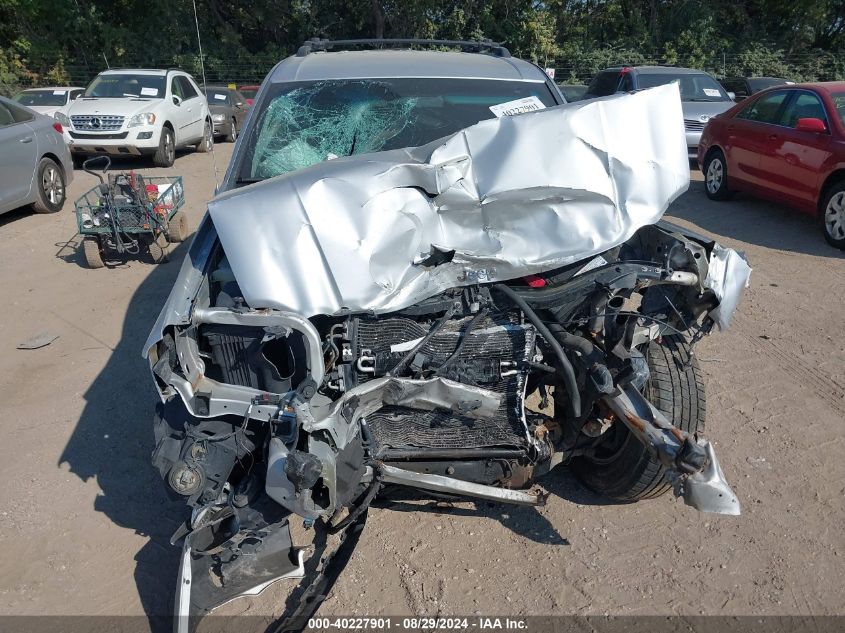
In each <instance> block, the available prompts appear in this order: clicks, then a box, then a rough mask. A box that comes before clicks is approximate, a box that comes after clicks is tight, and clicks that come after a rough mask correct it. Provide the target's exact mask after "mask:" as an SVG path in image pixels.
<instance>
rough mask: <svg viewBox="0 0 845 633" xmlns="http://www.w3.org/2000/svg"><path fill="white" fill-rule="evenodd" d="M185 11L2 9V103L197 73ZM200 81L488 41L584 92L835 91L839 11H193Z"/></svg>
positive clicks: (565, 0) (438, 2)
mask: <svg viewBox="0 0 845 633" xmlns="http://www.w3.org/2000/svg"><path fill="white" fill-rule="evenodd" d="M193 2H194V0H0V90H3V91H5V92H9V91H10V90H12V89H14V88H15V87H17V86H20V85H32V84H38V83H45V82H50V83H64V82H70V83H82V84H84V83H85V82H87V81H88V80H89V79H90V78H91V77H92V76H93V75H94V74H96V73H97V72H99V71H100V70H102V69H103V68H105V67H106V65H107V64H108V65H110V66H112V67H114V66H136V65H145V66H169V65H178V66H182V67H184V68H185V69H187V70H189V71H192V72H194V73H196V74H199V73H200V71H201V65H200V59H199V55H198V50H197V38H196V25H195V22H194V11H193ZM196 6H197V12H198V18H199V27H200V31H201V33H202V37H203V53H204V61H205V71H206V74H207V76H208V77H209V79H210V80H213V81H236V82H257V81H260V80H261V79H262V77H263V76H264V74H265V73H266V72H267V71H268V70H269V69H270V67H272V65H273V64H274V63H276V62H277V61H278V60H279V59H282V58H283V57H285V56H287V55H289V54H291V53H293V52H294V51H295V50H296V48H297V47H298V45H299V44H300V43H301V42H302V41H303V40H305V39H308V38H310V37H314V36H319V37H329V38H334V39H347V38H360V37H377V36H384V37H422V38H442V39H480V38H489V39H492V40H495V41H501V42H503V43H505V45H507V46H508V47H509V48H510V49H511V51H512V52H513V53H514V54H515V55H518V56H520V57H523V58H525V59H530V60H532V61H534V62H536V63H538V64H540V65H547V66H554V67H556V68H557V69H558V79H559V80H562V81H571V82H576V81H584V80H586V79H588V78H589V77H591V76H592V75H593V74H594V73H595V72H596V71H598V70H600V69H601V68H604V67H607V66H609V65H613V64H618V63H629V64H643V63H666V64H678V65H684V66H694V67H700V68H704V69H707V70H710V71H712V72H715V73H717V74H722V73H727V74H729V75H734V74H736V75H772V76H784V77H788V78H791V79H797V80H806V79H825V80H829V79H841V78H845V67H844V66H843V65H844V64H845V62H843V61H840V60H843V59H845V56H843V54H842V53H843V52H845V0H708V2H693V1H691V0H545V1H541V0H485V2H478V1H477V0H252V1H251V2H242V1H241V0H196Z"/></svg>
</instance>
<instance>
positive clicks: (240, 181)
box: [235, 178, 264, 185]
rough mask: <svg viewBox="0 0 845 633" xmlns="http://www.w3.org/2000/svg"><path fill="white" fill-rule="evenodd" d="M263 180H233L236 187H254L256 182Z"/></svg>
mask: <svg viewBox="0 0 845 633" xmlns="http://www.w3.org/2000/svg"><path fill="white" fill-rule="evenodd" d="M263 180H264V178H237V179H235V184H236V185H254V184H255V183H257V182H261V181H263Z"/></svg>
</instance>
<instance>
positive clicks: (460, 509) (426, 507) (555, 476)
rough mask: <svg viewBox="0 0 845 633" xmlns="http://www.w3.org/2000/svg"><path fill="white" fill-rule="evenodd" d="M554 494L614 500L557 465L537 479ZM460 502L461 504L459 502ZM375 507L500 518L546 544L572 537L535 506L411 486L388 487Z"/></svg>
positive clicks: (593, 501)
mask: <svg viewBox="0 0 845 633" xmlns="http://www.w3.org/2000/svg"><path fill="white" fill-rule="evenodd" d="M537 483H538V484H539V485H540V487H541V488H542V489H543V490H544V491H545V493H548V494H549V495H550V496H553V497H560V498H562V499H565V500H566V501H569V502H570V503H574V504H579V505H613V504H614V503H615V502H614V501H612V500H610V499H607V498H605V497H600V496H598V495H596V494H593V493H592V492H590V491H589V490H587V489H586V488H584V487H583V486H582V485H581V484H580V483H578V481H577V480H576V479H575V477H574V476H573V475H572V473H571V472H570V471H569V470H568V469H566V468H562V467H560V468H558V469H556V470H554V471H552V472H551V473H549V474H547V475H545V476H543V477H542V478H540V479H539V480H538V482H537ZM456 502H459V503H456ZM373 506H374V507H377V508H382V509H385V510H395V511H398V512H423V513H427V514H436V515H441V514H444V515H451V516H468V517H479V518H486V519H490V520H493V521H498V522H499V523H501V524H502V525H503V526H504V527H506V528H508V529H509V530H511V531H513V532H514V533H515V534H518V535H519V536H522V537H523V538H526V539H529V540H531V541H535V542H536V543H542V544H544V545H569V540H568V539H567V538H566V537H565V536H563V535H561V534H560V533H559V532H558V531H557V528H556V527H555V526H554V525H553V524H552V523H551V522H550V521H549V520H548V519H547V518H546V517H545V516H543V514H542V513H541V512H540V511H539V510H538V509H537V508H534V507H530V506H516V505H509V504H505V503H495V502H492V501H472V500H470V499H454V498H449V497H445V496H444V497H443V498H442V499H441V500H432V498H431V496H430V494H428V493H424V492H418V491H416V490H414V489H412V488H402V487H390V488H387V489H386V490H385V491H384V492H383V493H382V494H380V495H379V497H378V498H377V499H376V501H375V502H374V503H373Z"/></svg>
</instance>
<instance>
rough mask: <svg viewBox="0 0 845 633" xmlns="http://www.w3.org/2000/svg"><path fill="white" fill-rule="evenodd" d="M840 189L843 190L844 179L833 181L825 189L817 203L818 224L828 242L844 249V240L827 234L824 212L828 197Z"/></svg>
mask: <svg viewBox="0 0 845 633" xmlns="http://www.w3.org/2000/svg"><path fill="white" fill-rule="evenodd" d="M842 190H845V180H838V181H837V182H834V183H833V184H832V185H830V186H829V187H827V189H826V190H825V192H824V197H823V198H822V200H821V204H820V205H819V224H820V225H821V228H822V234H823V235H824V239H825V241H826V242H827V243H828V244H830V245H831V246H833V247H834V248H839V249H845V240H836V239H834V238H833V237H831V236H830V235H829V234H828V232H827V226H826V225H825V218H824V214H825V211H826V210H827V205H828V203H829V202H830V199H831V198H832V197H833V196H834V195H836V194H837V193H839V192H840V191H842Z"/></svg>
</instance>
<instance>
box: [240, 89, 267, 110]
mask: <svg viewBox="0 0 845 633" xmlns="http://www.w3.org/2000/svg"><path fill="white" fill-rule="evenodd" d="M260 87H261V86H238V92H240V93H241V94H242V95H243V96H244V97H246V102H247V103H248V104H249V105H252V102H253V101H255V94H256V93H257V92H258V89H259V88H260Z"/></svg>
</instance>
